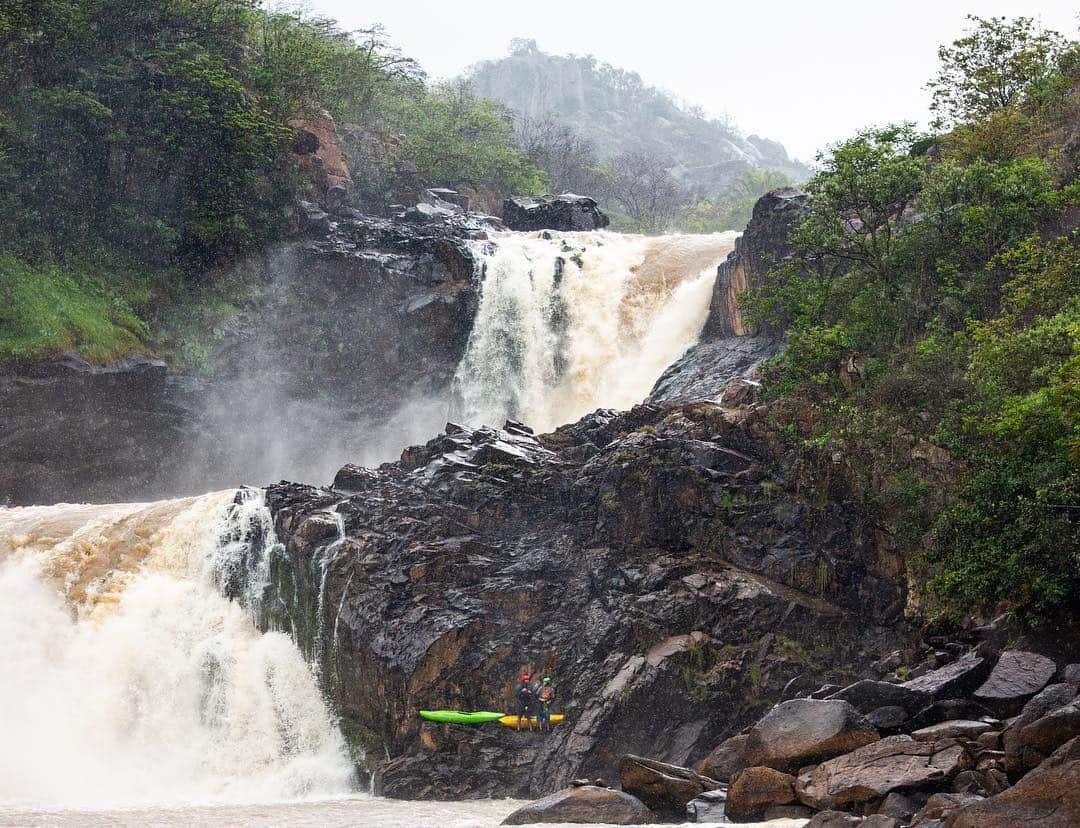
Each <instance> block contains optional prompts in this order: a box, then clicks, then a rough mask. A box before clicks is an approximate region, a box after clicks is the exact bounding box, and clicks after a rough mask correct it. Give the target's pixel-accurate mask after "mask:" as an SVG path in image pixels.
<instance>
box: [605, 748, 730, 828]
mask: <svg viewBox="0 0 1080 828" xmlns="http://www.w3.org/2000/svg"><path fill="white" fill-rule="evenodd" d="M619 785H620V786H621V787H622V789H623V790H624V791H626V792H627V793H629V794H632V795H634V796H636V797H637V798H638V799H640V800H641V801H642V802H644V803H645V805H646V806H647V807H648V808H649V809H650V810H652V811H653V812H655V813H656V814H659V815H661V816H668V817H672V818H675V819H680V818H681V817H682V816H683V814H685V813H686V805H687V803H688V802H690V801H691V800H692V799H695V798H696V797H698V796H700V795H701V794H703V793H705V791H709V790H716V789H717V788H719V787H720V783H719V782H717V781H716V780H715V779H709V778H707V777H704V776H702V775H701V774H699V773H696V772H695V771H692V770H690V769H689V768H683V767H679V766H677V765H670V764H667V763H665V762H657V761H655V760H652V759H646V758H645V757H643V756H632V755H627V756H624V757H623V758H622V759H620V760H619Z"/></svg>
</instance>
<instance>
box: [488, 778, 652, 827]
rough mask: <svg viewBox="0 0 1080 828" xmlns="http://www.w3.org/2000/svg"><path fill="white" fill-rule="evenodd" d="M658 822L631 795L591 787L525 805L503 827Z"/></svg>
mask: <svg viewBox="0 0 1080 828" xmlns="http://www.w3.org/2000/svg"><path fill="white" fill-rule="evenodd" d="M655 821H656V820H655V817H654V816H653V814H652V812H651V811H650V810H649V809H648V808H646V807H645V806H644V805H643V804H642V803H641V802H640V801H639V800H637V799H635V798H634V797H633V796H631V795H630V794H628V793H623V792H622V791H613V790H612V789H611V788H598V787H596V786H593V785H589V786H580V787H574V788H566V789H565V790H562V791H557V792H556V793H553V794H551V795H549V796H545V797H544V798H543V799H539V800H537V801H536V802H530V803H529V804H528V805H523V806H522V807H520V808H518V809H517V810H516V811H514V812H513V813H512V814H510V816H508V817H507V818H506V819H504V820H503V821H502V824H503V825H535V824H538V823H551V822H556V823H557V822H582V823H593V822H605V823H609V824H611V825H648V824H650V823H652V822H655Z"/></svg>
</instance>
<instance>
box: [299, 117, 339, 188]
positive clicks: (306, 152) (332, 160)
mask: <svg viewBox="0 0 1080 828" xmlns="http://www.w3.org/2000/svg"><path fill="white" fill-rule="evenodd" d="M287 123H288V125H289V126H290V127H292V129H293V142H292V150H293V152H294V153H296V154H297V155H298V156H300V158H301V159H302V162H303V163H302V165H301V166H303V167H304V168H305V169H307V170H308V171H309V172H310V173H312V174H313V175H314V177H315V180H316V183H317V184H318V186H319V187H320V188H321V189H322V190H323V192H327V191H329V190H332V189H335V188H342V187H349V186H351V185H352V175H351V173H350V172H349V165H348V163H347V162H346V161H345V153H344V152H343V151H342V149H341V139H340V138H339V137H338V131H337V125H336V124H335V123H334V117H333V116H332V115H331V114H330V113H329V112H327V111H326V110H325V109H324V110H323V111H322V112H320V113H319V115H318V116H316V117H314V118H290V119H289V120H288V122H287Z"/></svg>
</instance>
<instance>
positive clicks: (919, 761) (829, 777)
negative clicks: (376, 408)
mask: <svg viewBox="0 0 1080 828" xmlns="http://www.w3.org/2000/svg"><path fill="white" fill-rule="evenodd" d="M971 764H972V762H971V757H970V756H969V755H968V753H967V751H966V750H965V749H964V746H963V745H961V744H959V743H958V742H956V741H955V740H953V739H945V740H943V741H940V742H917V741H916V740H914V739H912V738H911V737H910V736H889V737H887V738H885V739H882V740H881V741H879V742H875V743H874V744H871V745H866V746H864V747H861V748H859V749H858V750H855V751H852V752H851V753H848V754H846V755H844V756H840V757H837V758H836V759H830V760H829V761H827V762H822V763H821V764H820V765H818V766H817V767H815V768H814V769H813V770H811V771H808V772H805V773H803V774H800V776H799V779H798V782H797V785H796V791H797V793H798V795H799V799H800V800H801V801H802V802H804V803H805V804H807V805H809V806H810V807H812V808H836V807H843V806H847V805H853V804H856V803H860V802H868V801H870V800H874V799H880V798H882V797H884V796H886V795H888V794H889V793H891V792H892V791H896V790H906V789H910V788H919V787H925V786H927V785H931V784H935V783H941V782H943V781H945V780H946V779H949V778H951V777H953V776H955V775H956V774H957V773H959V772H960V771H961V770H965V769H966V768H969V767H971Z"/></svg>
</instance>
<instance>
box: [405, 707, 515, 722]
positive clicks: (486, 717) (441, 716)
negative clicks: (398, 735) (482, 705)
mask: <svg viewBox="0 0 1080 828" xmlns="http://www.w3.org/2000/svg"><path fill="white" fill-rule="evenodd" d="M420 716H421V718H424V719H427V720H428V721H429V722H450V723H452V724H483V723H484V722H497V721H498V720H499V719H501V718H502V716H503V714H502V713H488V712H486V711H484V710H478V711H476V712H475V713H465V712H463V711H461V710H421V711H420Z"/></svg>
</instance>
